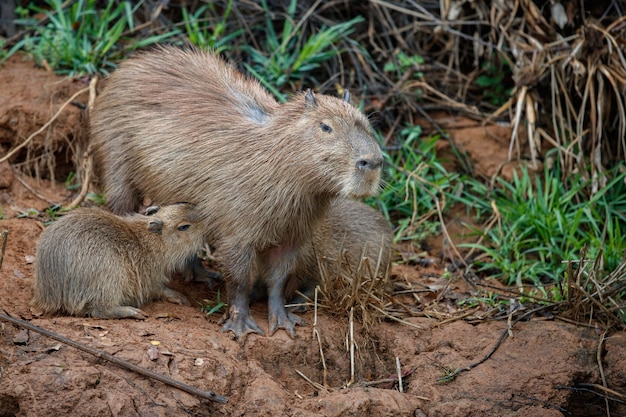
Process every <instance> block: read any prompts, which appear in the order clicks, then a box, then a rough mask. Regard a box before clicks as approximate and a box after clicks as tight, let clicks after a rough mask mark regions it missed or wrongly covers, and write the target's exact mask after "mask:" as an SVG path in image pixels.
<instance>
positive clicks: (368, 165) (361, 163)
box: [356, 157, 383, 171]
mask: <svg viewBox="0 0 626 417" xmlns="http://www.w3.org/2000/svg"><path fill="white" fill-rule="evenodd" d="M382 165H383V158H376V157H372V158H361V159H359V160H358V161H356V167H357V168H358V169H360V170H362V171H365V170H376V169H379V168H380V167H381V166H382Z"/></svg>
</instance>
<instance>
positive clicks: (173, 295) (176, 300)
mask: <svg viewBox="0 0 626 417" xmlns="http://www.w3.org/2000/svg"><path fill="white" fill-rule="evenodd" d="M163 298H165V299H166V300H167V301H169V302H170V303H173V304H182V305H186V306H190V305H191V303H190V302H189V300H188V299H187V297H185V296H184V295H182V294H181V293H179V292H178V291H174V290H173V289H171V288H167V287H163Z"/></svg>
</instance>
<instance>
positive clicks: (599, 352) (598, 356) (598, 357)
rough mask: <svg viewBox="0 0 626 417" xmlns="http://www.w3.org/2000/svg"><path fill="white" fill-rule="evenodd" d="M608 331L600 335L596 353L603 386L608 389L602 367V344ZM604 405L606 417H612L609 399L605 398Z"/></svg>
mask: <svg viewBox="0 0 626 417" xmlns="http://www.w3.org/2000/svg"><path fill="white" fill-rule="evenodd" d="M605 336H606V331H605V332H604V333H602V334H601V335H600V341H599V342H598V351H597V352H596V361H597V362H598V369H599V370H600V377H601V378H602V386H603V387H604V388H607V385H606V377H605V376H604V368H603V367H602V344H603V343H604V337H605ZM604 404H605V406H606V416H607V417H611V411H610V408H609V399H608V398H607V397H606V396H605V397H604Z"/></svg>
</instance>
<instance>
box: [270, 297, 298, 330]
mask: <svg viewBox="0 0 626 417" xmlns="http://www.w3.org/2000/svg"><path fill="white" fill-rule="evenodd" d="M269 309H270V312H269V323H270V328H269V335H270V336H271V335H273V334H274V333H275V332H276V330H278V329H285V331H286V332H287V333H289V336H291V338H292V339H294V338H295V337H296V325H300V326H304V324H305V323H304V320H302V319H301V318H300V317H298V316H297V315H296V314H293V313H291V312H289V311H287V310H286V309H285V307H283V306H282V305H280V306H277V307H273V306H272V305H271V303H270V305H269Z"/></svg>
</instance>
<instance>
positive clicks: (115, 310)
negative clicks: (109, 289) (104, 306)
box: [90, 306, 148, 320]
mask: <svg viewBox="0 0 626 417" xmlns="http://www.w3.org/2000/svg"><path fill="white" fill-rule="evenodd" d="M90 316H91V317H94V318H97V319H138V320H145V319H146V318H147V317H148V315H147V314H146V313H145V312H144V311H143V310H141V309H138V308H136V307H131V306H117V307H111V308H109V309H108V310H92V311H91V314H90Z"/></svg>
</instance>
